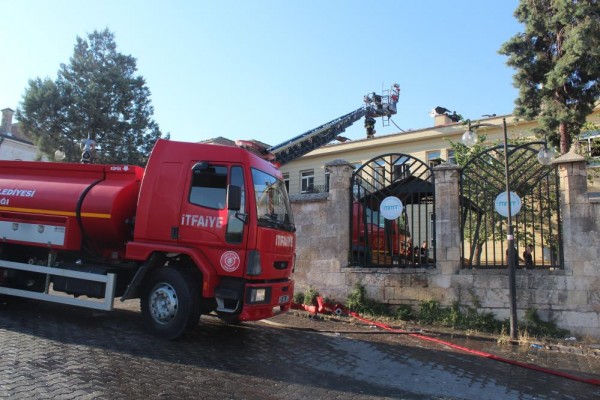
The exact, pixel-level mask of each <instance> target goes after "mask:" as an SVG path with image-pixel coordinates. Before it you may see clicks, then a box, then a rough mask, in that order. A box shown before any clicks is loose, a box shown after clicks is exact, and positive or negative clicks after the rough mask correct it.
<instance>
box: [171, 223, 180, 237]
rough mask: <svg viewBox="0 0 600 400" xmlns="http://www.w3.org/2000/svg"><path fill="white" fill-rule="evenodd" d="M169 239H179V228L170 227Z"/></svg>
mask: <svg viewBox="0 0 600 400" xmlns="http://www.w3.org/2000/svg"><path fill="white" fill-rule="evenodd" d="M171 239H179V227H177V226H172V227H171Z"/></svg>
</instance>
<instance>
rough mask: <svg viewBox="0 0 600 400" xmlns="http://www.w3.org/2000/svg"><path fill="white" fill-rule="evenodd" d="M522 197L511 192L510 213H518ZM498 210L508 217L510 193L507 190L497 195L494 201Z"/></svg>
mask: <svg viewBox="0 0 600 400" xmlns="http://www.w3.org/2000/svg"><path fill="white" fill-rule="evenodd" d="M521 205H522V203H521V198H520V197H519V196H518V195H517V194H516V193H515V192H510V214H511V216H513V215H517V214H518V213H519V211H521ZM494 206H495V207H496V211H498V214H500V215H502V216H503V217H508V195H507V192H502V193H500V194H499V195H498V196H497V197H496V201H495V202H494Z"/></svg>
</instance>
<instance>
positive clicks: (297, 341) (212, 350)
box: [0, 299, 600, 399]
mask: <svg viewBox="0 0 600 400" xmlns="http://www.w3.org/2000/svg"><path fill="white" fill-rule="evenodd" d="M574 357H582V356H574ZM580 359H581V358H580ZM574 360H577V358H575V359H574ZM569 362H570V363H577V361H572V360H571V361H569ZM594 362H595V361H592V363H594ZM565 365H567V369H569V371H568V372H577V371H573V370H571V366H570V365H571V364H565ZM573 365H574V364H573ZM590 365H591V368H592V374H591V375H590V374H589V371H588V375H587V376H589V377H595V378H600V370H596V371H595V372H596V373H597V374H598V375H594V370H593V368H595V367H594V365H595V364H590ZM0 398H10V399H32V398H33V399H188V398H189V399H306V398H324V399H385V398H394V399H398V398H401V399H591V398H600V387H598V386H592V385H589V384H585V383H578V382H575V381H572V380H568V379H564V378H559V377H555V376H551V375H547V374H544V373H540V372H536V371H531V370H528V369H523V368H519V367H515V366H512V365H509V364H504V363H499V362H497V361H493V360H489V359H485V358H481V357H475V356H472V355H468V354H465V353H461V352H458V351H455V350H452V349H450V348H447V347H445V346H442V345H438V344H435V343H429V342H424V341H420V340H418V339H415V338H412V337H409V336H406V335H391V334H387V333H382V332H381V331H379V330H376V329H373V328H371V327H368V326H361V325H350V324H344V323H340V322H332V321H312V320H308V319H306V318H302V317H298V316H294V315H289V314H288V315H285V316H280V317H276V318H274V319H272V320H269V323H265V322H257V323H248V324H244V325H241V326H229V325H225V324H224V323H221V322H220V321H219V320H218V319H216V318H212V317H203V318H202V320H201V323H200V324H199V325H198V326H197V327H196V328H195V330H194V331H193V332H192V333H191V334H189V335H187V336H186V337H184V338H183V339H181V340H179V341H175V342H164V341H161V340H158V339H155V338H154V337H152V336H150V335H148V334H146V333H145V332H144V331H143V330H142V326H141V318H140V315H139V312H138V311H137V304H136V302H127V303H126V304H125V306H120V309H118V310H116V311H113V312H111V313H104V312H97V311H90V310H83V309H77V308H73V307H68V306H63V305H57V304H47V303H38V302H34V301H28V300H19V301H17V302H15V301H8V302H3V301H2V299H0Z"/></svg>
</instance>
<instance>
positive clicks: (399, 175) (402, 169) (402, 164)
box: [393, 157, 410, 182]
mask: <svg viewBox="0 0 600 400" xmlns="http://www.w3.org/2000/svg"><path fill="white" fill-rule="evenodd" d="M408 161H409V159H408V157H400V158H398V159H397V160H396V162H395V163H394V165H393V170H394V182H395V181H399V180H402V179H406V178H408V177H409V176H410V165H409V164H408Z"/></svg>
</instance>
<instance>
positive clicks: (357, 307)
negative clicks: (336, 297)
mask: <svg viewBox="0 0 600 400" xmlns="http://www.w3.org/2000/svg"><path fill="white" fill-rule="evenodd" d="M366 293H367V291H366V289H365V287H364V286H362V285H361V284H360V283H357V284H356V285H354V289H353V290H352V292H350V294H349V295H348V298H347V299H346V307H348V309H349V310H352V311H355V312H357V313H359V314H369V315H380V316H389V315H390V312H389V308H388V306H387V305H385V304H382V303H378V302H376V301H375V300H372V299H369V298H367V295H366Z"/></svg>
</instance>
